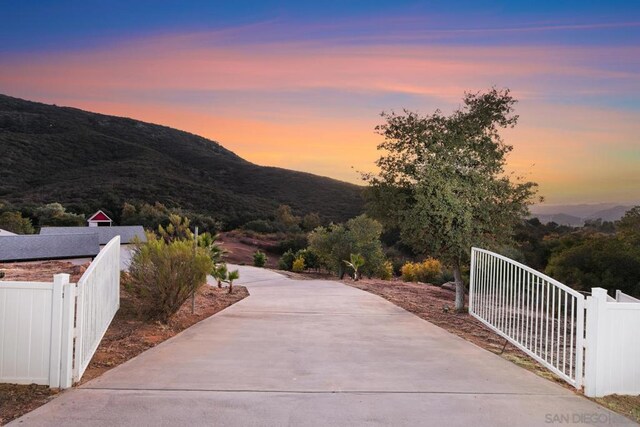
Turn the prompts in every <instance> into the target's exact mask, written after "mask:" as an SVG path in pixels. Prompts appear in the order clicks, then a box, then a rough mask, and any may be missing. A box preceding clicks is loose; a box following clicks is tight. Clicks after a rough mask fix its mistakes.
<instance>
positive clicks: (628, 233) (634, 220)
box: [616, 206, 640, 246]
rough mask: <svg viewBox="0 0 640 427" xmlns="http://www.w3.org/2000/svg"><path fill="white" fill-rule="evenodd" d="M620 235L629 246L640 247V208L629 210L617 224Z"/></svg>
mask: <svg viewBox="0 0 640 427" xmlns="http://www.w3.org/2000/svg"><path fill="white" fill-rule="evenodd" d="M616 228H617V230H618V234H619V235H620V237H621V238H622V240H623V241H625V242H627V243H628V244H629V245H632V246H638V245H640V206H635V207H633V208H632V209H630V210H628V211H627V212H626V213H625V214H624V216H623V217H622V219H620V221H618V222H617V223H616Z"/></svg>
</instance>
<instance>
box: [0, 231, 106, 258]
mask: <svg viewBox="0 0 640 427" xmlns="http://www.w3.org/2000/svg"><path fill="white" fill-rule="evenodd" d="M99 252H100V244H99V242H98V235H97V234H96V233H93V234H86V233H79V234H78V233H76V234H73V233H69V234H65V235H50V236H48V235H41V234H19V235H13V236H4V235H3V236H0V262H27V261H50V260H65V261H70V262H73V263H74V264H84V263H87V262H91V260H92V259H93V258H94V257H95V256H96V255H98V253H99Z"/></svg>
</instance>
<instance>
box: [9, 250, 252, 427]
mask: <svg viewBox="0 0 640 427" xmlns="http://www.w3.org/2000/svg"><path fill="white" fill-rule="evenodd" d="M29 264H30V265H25V264H15V265H14V264H3V265H1V266H0V270H3V271H5V273H6V276H5V278H4V280H15V281H18V280H33V281H39V280H42V281H51V280H52V279H51V277H52V276H53V274H56V273H69V274H71V275H72V279H71V281H72V282H74V281H77V280H78V279H79V278H80V276H81V275H82V272H83V271H84V269H86V267H82V266H74V265H72V264H71V263H68V262H60V261H54V262H46V263H29ZM227 290H228V289H227V288H222V289H218V288H215V287H210V286H203V287H202V288H200V290H199V292H198V293H197V295H196V310H195V313H194V314H192V313H191V300H190V299H189V300H188V301H187V302H185V304H183V306H182V307H181V308H180V310H179V311H178V312H177V313H176V314H175V315H174V316H173V317H172V318H171V320H170V321H169V323H168V324H166V325H164V324H162V323H160V322H148V321H144V320H141V319H140V318H139V316H138V313H137V309H136V298H135V296H134V295H132V294H131V293H130V292H128V291H127V289H126V287H125V286H124V285H123V286H122V287H121V292H120V310H118V313H117V314H116V316H115V318H114V319H113V321H112V322H111V325H110V326H109V329H107V332H106V334H105V336H104V338H103V340H102V342H101V343H100V346H99V347H98V350H97V351H96V354H95V355H94V356H93V359H92V360H91V363H90V364H89V366H88V367H87V370H86V371H85V373H84V375H83V377H82V381H81V383H85V382H87V381H89V380H91V379H93V378H96V377H98V376H100V375H102V374H103V373H104V372H106V371H108V370H109V369H112V368H114V367H116V366H118V365H120V364H122V363H124V362H126V361H127V360H129V359H131V358H133V357H135V356H137V355H138V354H140V353H142V352H143V351H145V350H147V349H149V348H151V347H154V346H156V345H158V344H160V343H161V342H163V341H165V340H167V339H169V338H171V337H172V336H174V335H176V334H178V333H179V332H181V331H183V330H184V329H186V328H188V327H189V326H191V325H193V324H195V323H197V322H199V321H201V320H203V319H206V318H207V317H209V316H211V315H213V314H215V313H217V312H219V311H221V310H223V309H225V308H227V307H229V306H230V305H232V304H234V303H236V302H238V301H240V300H241V299H243V298H245V297H246V296H248V295H249V292H248V291H247V289H246V288H245V287H244V286H237V285H236V286H234V289H233V294H231V295H230V294H228V293H227ZM56 394H58V390H52V389H50V388H48V387H47V386H39V385H35V384H31V385H17V384H0V425H4V424H6V423H8V422H9V421H11V420H13V419H15V418H18V417H19V416H21V415H23V414H25V413H27V412H29V411H32V410H34V409H36V408H37V407H39V406H41V405H44V404H45V403H47V402H48V401H49V400H51V399H53V398H54V397H55V396H56Z"/></svg>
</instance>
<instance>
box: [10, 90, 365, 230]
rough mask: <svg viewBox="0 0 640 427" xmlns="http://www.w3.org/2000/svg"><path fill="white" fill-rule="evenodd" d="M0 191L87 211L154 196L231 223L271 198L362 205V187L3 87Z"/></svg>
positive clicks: (338, 214) (325, 211)
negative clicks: (13, 94)
mask: <svg viewBox="0 0 640 427" xmlns="http://www.w3.org/2000/svg"><path fill="white" fill-rule="evenodd" d="M0 149H1V151H2V155H1V156H0V199H4V200H7V201H9V202H13V203H21V204H24V203H34V204H37V203H49V202H60V203H63V204H66V205H72V206H75V207H76V208H77V209H79V210H84V211H90V210H92V209H98V208H101V207H102V208H104V207H107V208H111V209H116V208H118V207H119V208H121V206H122V204H123V203H124V202H125V201H141V202H148V203H154V202H156V201H158V202H161V203H164V204H167V205H168V206H179V207H181V208H184V209H189V210H192V211H194V212H198V213H203V214H208V215H212V216H214V217H216V218H218V219H220V220H221V221H223V222H225V223H227V224H229V225H238V224H241V223H243V222H245V221H247V220H250V219H254V218H264V217H267V216H269V215H270V214H271V213H272V212H273V210H274V209H275V207H277V205H278V204H288V205H290V206H291V207H292V208H293V209H294V211H295V212H296V213H298V214H305V213H310V212H318V213H319V214H320V215H321V216H322V217H324V218H325V219H326V220H331V221H344V220H346V219H348V218H351V217H353V216H356V215H358V214H359V213H361V212H362V211H363V201H362V199H361V197H360V195H361V191H362V187H360V186H357V185H354V184H350V183H346V182H342V181H338V180H335V179H332V178H327V177H321V176H317V175H313V174H310V173H306V172H299V171H293V170H288V169H283V168H277V167H270V166H259V165H256V164H254V163H251V162H249V161H247V160H245V159H243V158H241V157H240V156H238V155H237V154H235V153H233V152H232V151H231V150H228V149H227V148H225V147H223V146H222V145H220V144H219V143H218V142H216V141H213V140H209V139H206V138H204V137H201V136H198V135H195V134H192V133H189V132H185V131H181V130H177V129H173V128H170V127H167V126H163V125H158V124H154V123H148V122H142V121H139V120H135V119H132V118H128V117H117V116H109V115H105V114H100V113H93V112H89V111H85V110H81V109H77V108H73V107H58V106H56V105H49V104H43V103H38V102H32V101H27V100H22V99H19V98H14V97H10V96H6V95H1V94H0Z"/></svg>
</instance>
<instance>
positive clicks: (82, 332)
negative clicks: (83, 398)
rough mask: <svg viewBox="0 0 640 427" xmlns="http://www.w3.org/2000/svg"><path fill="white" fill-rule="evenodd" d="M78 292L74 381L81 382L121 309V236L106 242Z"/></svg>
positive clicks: (85, 274)
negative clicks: (112, 321) (114, 317)
mask: <svg viewBox="0 0 640 427" xmlns="http://www.w3.org/2000/svg"><path fill="white" fill-rule="evenodd" d="M77 294H78V298H77V311H76V328H77V331H78V334H77V338H76V351H75V359H74V367H73V379H74V381H80V378H81V377H82V374H83V373H84V371H85V369H87V365H89V362H90V361H91V358H92V357H93V354H94V353H95V352H96V349H97V348H98V345H99V344H100V341H102V337H103V336H104V334H105V332H106V331H107V328H108V327H109V324H110V323H111V320H112V319H113V316H115V314H116V312H117V311H118V308H120V236H116V237H114V238H113V239H112V240H111V241H110V242H109V243H107V245H106V246H105V247H104V248H103V249H102V250H101V251H100V253H99V254H98V256H97V257H96V259H95V260H94V261H93V262H92V263H91V265H90V266H89V268H88V269H87V271H85V273H84V274H83V275H82V277H81V278H80V280H79V281H78V290H77Z"/></svg>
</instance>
